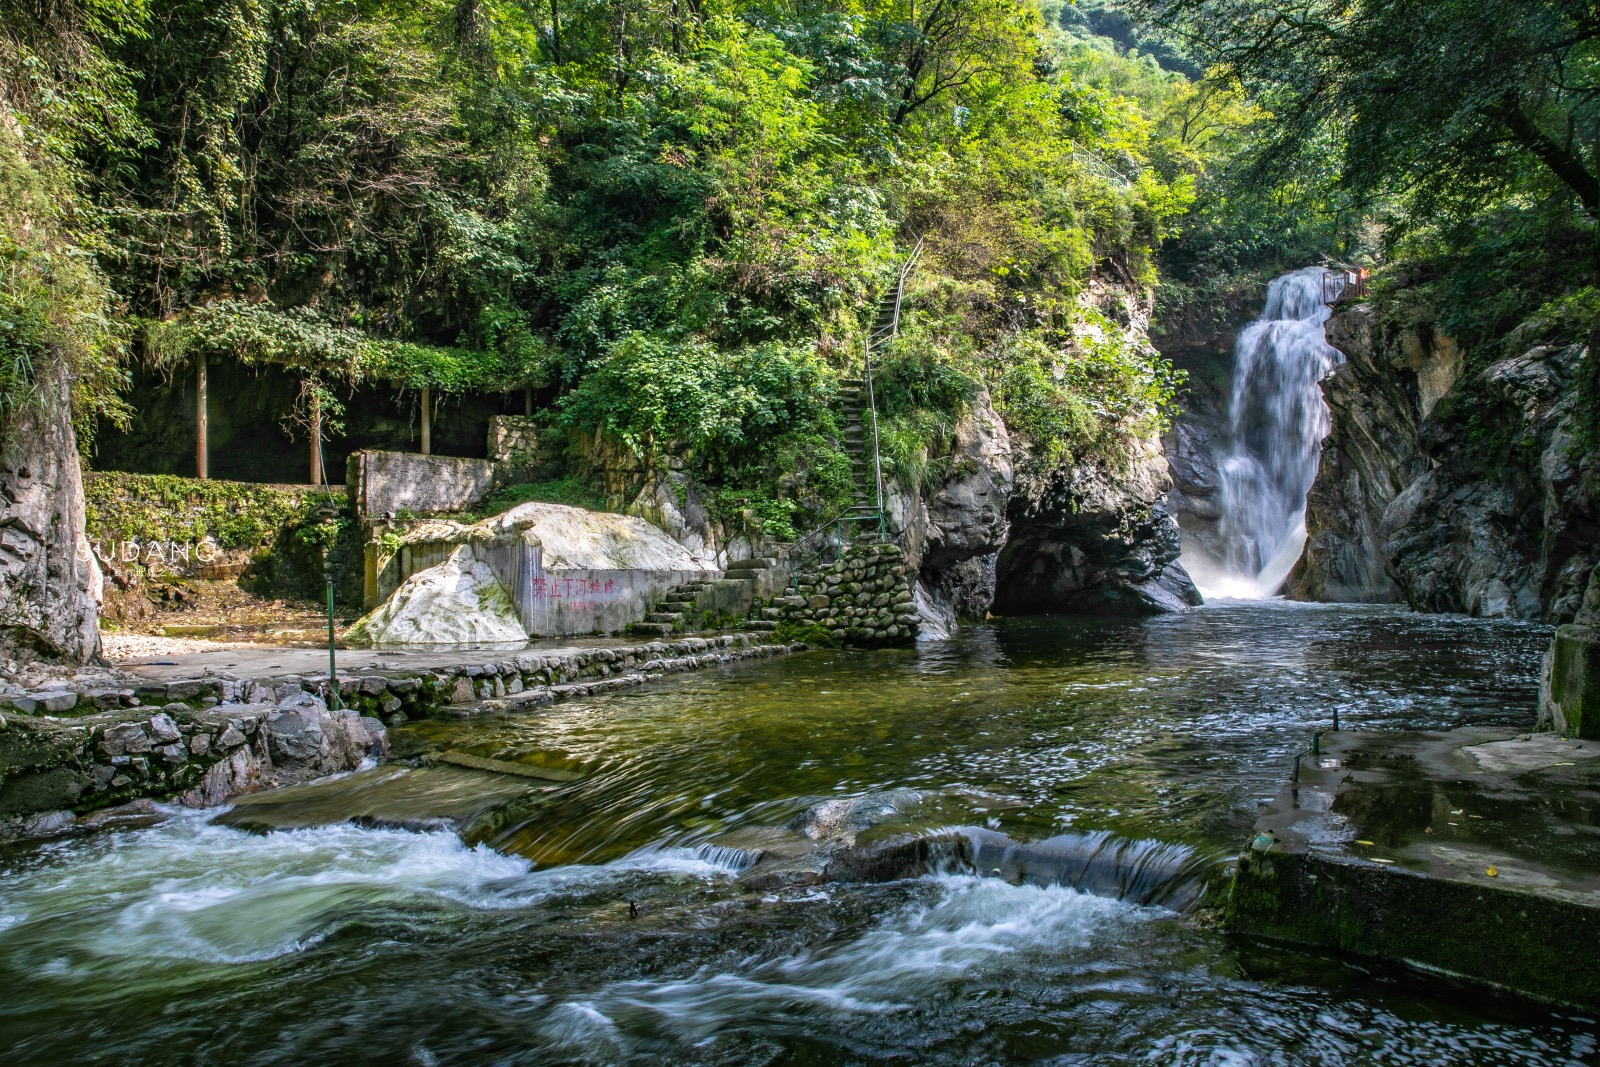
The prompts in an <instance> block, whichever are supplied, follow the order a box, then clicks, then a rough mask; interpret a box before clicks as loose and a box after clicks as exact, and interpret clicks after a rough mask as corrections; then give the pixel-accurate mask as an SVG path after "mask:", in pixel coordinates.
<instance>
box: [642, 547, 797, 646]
mask: <svg viewBox="0 0 1600 1067" xmlns="http://www.w3.org/2000/svg"><path fill="white" fill-rule="evenodd" d="M788 581H789V572H788V569H787V568H786V567H785V566H784V565H783V563H782V561H780V560H776V559H767V558H756V559H740V560H735V561H733V562H732V563H730V564H728V569H727V570H726V571H725V572H723V573H721V574H708V575H707V576H706V577H704V578H696V579H694V580H693V581H689V582H685V583H684V584H682V585H680V586H677V587H676V588H674V589H673V590H672V591H671V592H670V593H668V594H667V598H666V599H665V600H663V601H662V602H661V603H660V604H658V605H656V610H654V611H652V612H651V613H650V614H649V615H647V616H645V619H644V621H643V622H636V623H634V624H633V625H632V626H630V627H629V628H628V630H629V632H630V633H634V634H641V635H647V636H652V637H664V636H666V635H668V634H673V633H684V632H692V631H695V630H700V629H703V628H705V627H706V625H707V624H708V623H709V624H710V626H711V627H712V628H714V629H715V628H721V624H723V623H725V622H727V621H728V620H732V619H739V620H742V621H740V622H739V623H738V624H737V625H738V626H739V627H740V628H741V629H745V630H776V629H777V628H778V618H779V615H780V613H779V612H776V611H773V610H772V609H771V608H770V607H769V606H768V605H767V602H768V601H770V600H771V599H772V598H773V597H774V596H776V595H777V594H778V593H780V592H782V591H783V589H784V588H785V586H786V585H787V584H788Z"/></svg>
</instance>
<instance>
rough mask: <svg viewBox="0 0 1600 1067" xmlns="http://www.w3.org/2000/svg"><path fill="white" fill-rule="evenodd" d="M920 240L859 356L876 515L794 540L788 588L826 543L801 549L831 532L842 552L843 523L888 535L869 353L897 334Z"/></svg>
mask: <svg viewBox="0 0 1600 1067" xmlns="http://www.w3.org/2000/svg"><path fill="white" fill-rule="evenodd" d="M923 240H924V239H923V238H921V237H918V238H917V243H916V244H915V245H913V246H912V248H911V252H910V253H909V254H908V255H907V256H906V258H905V262H904V263H902V264H901V265H900V271H899V274H898V276H897V277H896V278H895V288H894V314H893V316H892V317H891V318H890V320H889V324H888V325H887V326H884V327H882V328H881V329H877V330H871V331H869V332H868V334H867V339H866V343H865V351H864V353H863V356H864V359H863V363H864V372H863V378H864V380H865V383H866V386H867V409H868V410H869V411H870V412H871V418H872V467H873V500H874V507H873V510H874V512H875V513H876V514H874V515H870V516H869V515H838V516H835V517H834V518H832V519H829V520H828V521H827V522H824V523H822V524H820V525H818V526H817V527H816V528H814V529H812V530H810V531H809V532H807V533H806V534H804V535H803V536H801V537H799V538H797V539H796V540H795V542H794V543H793V544H791V545H790V546H789V549H788V553H787V555H788V557H789V577H790V583H791V585H793V584H795V583H796V582H797V581H798V577H797V575H798V572H799V569H800V566H801V565H802V562H804V563H809V562H811V560H813V559H815V558H817V557H819V556H821V555H822V553H823V552H824V551H825V550H826V542H824V545H823V547H819V548H818V550H817V551H815V552H811V553H807V554H801V553H800V552H799V549H800V548H801V546H803V545H805V544H807V543H808V542H810V541H812V540H813V539H815V538H818V537H820V536H821V535H823V534H825V533H827V532H829V531H832V533H833V535H834V536H833V539H832V544H833V547H834V549H835V551H836V552H838V551H842V550H843V546H844V523H847V522H873V521H876V522H877V524H878V535H879V536H880V537H884V538H887V537H888V536H889V530H888V522H887V519H886V518H885V516H884V510H883V497H884V493H883V453H882V449H881V446H880V442H879V437H878V398H877V386H876V383H875V382H874V380H873V376H872V351H873V349H874V348H876V347H878V346H879V343H880V342H881V341H882V340H883V339H885V338H888V337H893V336H894V335H896V334H898V333H899V332H900V308H901V305H902V303H903V302H904V300H905V292H906V279H907V278H909V277H910V276H911V272H912V270H913V269H915V267H916V265H917V261H918V260H919V259H920V258H922V249H923ZM896 540H897V541H898V540H899V538H898V537H897V538H896Z"/></svg>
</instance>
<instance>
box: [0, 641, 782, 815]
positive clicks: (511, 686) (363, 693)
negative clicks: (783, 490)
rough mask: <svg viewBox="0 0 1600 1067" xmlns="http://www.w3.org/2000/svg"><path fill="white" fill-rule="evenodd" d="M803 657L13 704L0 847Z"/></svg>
mask: <svg viewBox="0 0 1600 1067" xmlns="http://www.w3.org/2000/svg"><path fill="white" fill-rule="evenodd" d="M804 647H805V646H803V645H799V644H792V645H791V644H785V643H775V642H771V641H770V640H768V635H765V634H759V633H737V634H723V635H719V636H714V637H686V638H683V639H681V640H678V641H652V642H649V643H648V644H640V645H628V646H623V647H618V648H586V649H578V650H571V651H563V652H549V653H537V652H525V653H518V654H516V655H513V656H508V657H506V658H504V659H501V660H497V661H488V660H486V661H482V662H476V663H461V664H458V665H452V666H449V667H446V668H439V669H431V670H426V671H418V670H411V671H406V670H393V669H386V668H378V669H366V670H362V671H359V672H353V673H351V674H344V675H340V676H339V678H338V688H339V694H340V700H339V702H340V703H341V704H342V705H344V707H343V708H342V709H338V710H330V709H329V707H328V698H329V696H330V686H329V683H328V679H327V678H326V676H316V675H309V676H304V677H287V678H285V677H274V678H237V677H221V678H197V679H184V680H180V681H175V682H169V683H166V684H164V685H149V684H147V685H139V686H129V687H124V688H120V689H111V688H97V689H92V690H84V691H82V692H75V691H72V690H63V689H58V690H52V691H49V692H39V693H30V694H26V695H22V696H12V697H9V698H6V702H5V704H4V705H3V710H0V840H5V839H7V838H11V837H18V836H37V835H40V834H46V833H53V832H56V831H58V830H61V829H63V828H65V827H67V826H70V825H71V824H72V822H73V821H74V819H75V818H76V816H77V815H82V814H85V813H88V812H92V811H96V810H99V809H102V808H107V807H111V806H113V805H117V804H123V803H126V802H128V801H131V800H138V799H141V798H151V799H157V800H176V801H177V802H178V803H182V804H187V805H192V806H200V807H203V806H209V805H215V804H221V803H223V802H225V801H226V800H228V799H229V798H230V797H234V796H238V795H240V794H242V793H248V792H253V791H255V790H258V789H263V788H268V787H273V786H278V785H287V784H291V783H293V782H299V781H307V780H310V779H313V778H318V777H322V776H324V775H328V774H336V773H339V772H341V771H349V770H354V769H355V768H356V767H358V766H359V765H360V764H361V763H362V762H363V761H364V760H367V759H379V760H381V759H383V758H385V757H386V756H387V754H388V733H387V730H386V729H385V725H384V724H385V722H387V723H388V724H389V725H397V724H399V723H402V722H406V721H408V720H411V719H419V718H426V717H429V716H439V715H455V716H468V715H474V714H484V713H492V712H505V711H516V710H520V709H523V708H532V707H534V706H538V705H542V704H550V703H556V702H559V701H562V700H567V699H572V698H575V697H583V696H589V695H591V694H594V693H600V692H605V691H607V690H610V689H617V688H622V687H625V686H631V685H638V684H640V683H643V682H646V681H651V680H654V679H656V678H660V677H662V676H663V675H665V674H669V673H673V672H677V671H687V670H696V669H700V668H704V667H711V666H717V665H720V664H725V663H731V662H734V661H736V660H742V659H749V658H752V657H759V656H772V655H780V654H783V653H787V652H792V651H799V650H801V649H802V648H804Z"/></svg>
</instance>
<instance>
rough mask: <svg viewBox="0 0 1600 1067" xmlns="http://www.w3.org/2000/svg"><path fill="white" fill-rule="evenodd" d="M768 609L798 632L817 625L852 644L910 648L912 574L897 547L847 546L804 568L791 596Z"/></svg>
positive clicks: (912, 637) (913, 614) (914, 630)
mask: <svg viewBox="0 0 1600 1067" xmlns="http://www.w3.org/2000/svg"><path fill="white" fill-rule="evenodd" d="M772 604H773V606H774V607H776V608H778V609H780V610H781V611H782V613H783V615H782V621H784V622H786V623H789V624H790V625H792V626H794V627H797V628H801V629H804V628H807V627H810V626H813V625H815V626H820V627H822V628H823V629H825V630H827V631H828V632H829V633H830V634H832V636H833V638H834V640H836V641H839V642H840V643H849V644H852V645H898V644H909V643H911V642H913V641H915V640H916V639H917V611H916V607H915V606H914V605H913V603H912V599H911V576H910V574H909V573H907V568H906V557H905V553H904V552H902V551H901V550H900V547H899V546H898V545H850V546H847V547H846V548H845V550H844V552H843V554H842V555H841V557H840V558H839V560H838V561H837V562H835V563H832V564H828V565H825V566H822V567H819V568H814V569H807V570H803V571H801V572H800V574H799V576H798V587H797V588H796V590H795V592H794V594H793V595H790V596H783V597H777V598H775V599H774V600H773V602H772Z"/></svg>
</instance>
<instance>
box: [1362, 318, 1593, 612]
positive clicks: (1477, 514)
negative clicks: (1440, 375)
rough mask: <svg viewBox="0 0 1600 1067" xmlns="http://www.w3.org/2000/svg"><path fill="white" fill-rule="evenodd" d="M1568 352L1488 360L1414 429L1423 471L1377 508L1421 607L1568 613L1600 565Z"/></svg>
mask: <svg viewBox="0 0 1600 1067" xmlns="http://www.w3.org/2000/svg"><path fill="white" fill-rule="evenodd" d="M1586 358H1588V357H1587V355H1586V349H1585V348H1584V347H1582V346H1579V345H1566V346H1549V345H1538V346H1534V347H1532V348H1529V349H1528V350H1527V351H1525V352H1523V353H1521V354H1519V355H1515V356H1511V357H1508V358H1505V359H1501V360H1498V361H1496V362H1494V363H1492V364H1490V365H1489V366H1488V367H1487V368H1486V369H1484V370H1482V371H1480V372H1478V373H1477V374H1476V375H1474V376H1472V378H1471V379H1470V380H1465V381H1463V382H1462V383H1460V384H1459V385H1458V387H1457V389H1456V390H1455V391H1453V392H1452V393H1450V394H1448V395H1447V396H1446V397H1444V398H1443V399H1442V400H1441V401H1440V402H1439V404H1438V406H1437V407H1436V408H1435V409H1434V411H1433V413H1432V414H1431V416H1430V418H1429V419H1428V420H1427V421H1426V422H1425V423H1424V426H1423V444H1424V447H1425V448H1426V450H1427V453H1428V456H1429V458H1430V459H1431V460H1432V464H1433V465H1432V466H1431V469H1429V470H1427V471H1426V473H1424V474H1422V475H1421V476H1420V477H1418V478H1417V479H1416V480H1415V481H1414V482H1412V483H1411V484H1410V485H1409V486H1407V487H1406V489H1405V490H1404V491H1403V492H1401V493H1400V494H1399V495H1398V496H1396V497H1395V499H1394V500H1393V502H1392V503H1391V504H1390V505H1389V506H1388V507H1387V508H1386V509H1385V511H1384V512H1383V515H1382V518H1381V520H1380V521H1381V523H1382V527H1383V529H1384V531H1385V533H1386V542H1385V551H1386V554H1387V557H1388V563H1389V566H1390V568H1391V572H1392V573H1393V575H1394V577H1395V579H1396V581H1397V582H1398V583H1399V585H1400V588H1401V589H1402V591H1403V592H1404V594H1405V598H1406V600H1407V601H1408V602H1409V603H1410V604H1411V605H1412V606H1413V607H1416V608H1419V609H1421V610H1425V611H1452V612H1465V613H1467V614H1471V615H1479V616H1490V617H1493V616H1505V617H1512V618H1525V619H1537V618H1544V619H1547V620H1549V621H1553V622H1565V621H1568V620H1570V619H1572V618H1573V616H1574V615H1575V614H1576V613H1577V611H1578V609H1579V607H1580V605H1581V603H1582V600H1583V597H1584V593H1585V590H1586V588H1587V585H1588V581H1589V575H1590V573H1591V572H1592V570H1593V567H1594V565H1595V563H1596V561H1597V559H1600V470H1597V462H1596V456H1595V453H1594V451H1593V450H1592V449H1587V448H1585V447H1583V446H1582V445H1581V444H1580V443H1579V435H1580V432H1581V431H1580V426H1579V425H1578V420H1579V415H1578V412H1577V397H1576V396H1575V393H1574V390H1573V389H1572V383H1573V380H1574V378H1575V375H1576V373H1577V369H1578V367H1579V364H1580V363H1581V361H1582V360H1583V359H1586Z"/></svg>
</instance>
